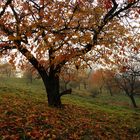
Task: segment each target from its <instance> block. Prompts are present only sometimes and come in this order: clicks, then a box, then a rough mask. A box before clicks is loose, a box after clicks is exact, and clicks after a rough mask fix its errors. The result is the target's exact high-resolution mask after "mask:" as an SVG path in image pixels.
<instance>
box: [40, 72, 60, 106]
mask: <svg viewBox="0 0 140 140" xmlns="http://www.w3.org/2000/svg"><path fill="white" fill-rule="evenodd" d="M44 73H45V72H44ZM42 75H43V76H42ZM41 77H42V79H43V82H44V86H45V88H46V92H47V97H48V105H49V106H51V107H58V108H59V107H61V106H62V103H61V99H60V98H61V97H60V94H59V75H57V74H56V73H53V72H52V73H51V74H50V75H49V77H47V74H43V72H42V73H41Z"/></svg>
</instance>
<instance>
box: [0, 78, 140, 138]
mask: <svg viewBox="0 0 140 140" xmlns="http://www.w3.org/2000/svg"><path fill="white" fill-rule="evenodd" d="M83 92H84V90H83ZM85 92H86V91H85ZM76 93H78V95H77V94H76ZM85 95H87V94H84V93H83V94H82V91H78V90H77V89H74V91H73V94H72V95H67V96H65V97H63V98H62V101H63V103H64V107H63V108H62V109H54V108H49V107H48V106H47V98H46V94H45V89H44V87H43V85H42V82H41V81H39V80H36V81H33V84H29V83H28V84H26V80H23V79H5V78H3V79H1V80H0V139H5V140H9V139H10V140H16V139H17V140H18V139H21V140H32V139H36V140H38V139H41V140H47V139H49V140H56V139H57V140H139V139H140V109H139V108H138V109H133V108H132V107H131V106H130V104H122V103H124V102H127V101H128V103H129V99H127V97H125V96H114V97H110V96H109V95H107V94H104V95H102V96H98V97H97V98H91V97H90V96H85ZM139 100H140V99H139V98H137V103H138V104H139V103H140V102H139Z"/></svg>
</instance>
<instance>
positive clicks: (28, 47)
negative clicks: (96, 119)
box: [0, 0, 140, 107]
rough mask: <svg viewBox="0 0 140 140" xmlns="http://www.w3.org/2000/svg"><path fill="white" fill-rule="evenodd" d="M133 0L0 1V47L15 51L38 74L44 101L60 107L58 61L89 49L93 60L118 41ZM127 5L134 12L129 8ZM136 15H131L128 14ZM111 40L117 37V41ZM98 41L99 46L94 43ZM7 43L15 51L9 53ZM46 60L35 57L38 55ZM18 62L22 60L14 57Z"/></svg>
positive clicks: (3, 50) (135, 4) (136, 3)
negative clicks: (41, 82) (45, 92)
mask: <svg viewBox="0 0 140 140" xmlns="http://www.w3.org/2000/svg"><path fill="white" fill-rule="evenodd" d="M139 4H140V3H139V0H134V1H123V2H120V1H117V0H108V1H102V0H97V2H96V4H92V3H91V2H90V3H89V2H88V1H82V2H81V1H80V0H77V1H75V2H73V1H70V0H65V1H57V0H56V1H44V0H35V1H33V0H26V1H19V0H8V1H7V2H6V3H5V2H4V1H2V2H1V3H0V7H1V9H2V10H1V12H0V38H1V41H0V52H1V55H4V54H6V55H9V56H10V55H11V54H12V55H11V58H12V59H11V60H13V62H15V61H16V60H15V58H16V56H18V54H19V53H18V52H20V53H21V54H23V55H24V56H25V58H26V59H27V60H28V61H29V62H30V63H31V64H32V65H33V66H34V68H35V69H36V70H37V71H38V73H39V74H40V76H41V78H42V80H43V82H44V85H45V88H46V91H47V97H48V104H49V106H55V107H60V106H61V96H62V95H64V93H66V92H63V93H60V92H59V84H60V83H59V74H60V72H61V69H62V67H63V66H64V65H65V64H66V63H67V62H71V61H76V60H77V58H78V57H79V56H83V57H86V56H87V55H88V54H87V55H85V56H84V54H86V53H88V52H89V51H91V50H92V49H93V50H94V52H93V53H92V54H91V58H93V61H94V59H95V58H96V57H98V58H100V57H101V56H102V57H105V52H104V48H106V47H107V48H110V49H113V48H112V47H113V46H114V45H115V44H116V38H120V41H118V42H121V41H122V39H123V36H124V34H126V29H125V28H124V26H123V25H122V24H120V23H122V20H121V19H122V18H123V17H126V16H131V15H135V13H136V12H139V11H137V9H136V8H137V7H138V6H139ZM131 11H133V13H134V14H131ZM133 18H136V17H133ZM118 42H117V43H118ZM97 45H100V46H101V47H99V46H97ZM11 49H16V50H18V52H15V54H14V55H13V53H11V51H10V50H11ZM44 58H45V59H46V61H47V63H46V64H45V65H44V64H43V63H41V60H42V59H44ZM20 62H21V63H22V62H24V61H20Z"/></svg>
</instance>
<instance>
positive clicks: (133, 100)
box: [129, 95, 137, 108]
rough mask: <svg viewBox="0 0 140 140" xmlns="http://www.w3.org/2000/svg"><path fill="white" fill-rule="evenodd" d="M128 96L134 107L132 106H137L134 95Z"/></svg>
mask: <svg viewBox="0 0 140 140" xmlns="http://www.w3.org/2000/svg"><path fill="white" fill-rule="evenodd" d="M129 97H130V99H131V102H132V104H133V107H134V108H137V104H136V101H135V98H134V96H133V95H130V96H129Z"/></svg>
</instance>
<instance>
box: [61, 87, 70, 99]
mask: <svg viewBox="0 0 140 140" xmlns="http://www.w3.org/2000/svg"><path fill="white" fill-rule="evenodd" d="M71 93H72V89H71V88H70V89H67V90H65V91H63V92H61V93H60V94H59V96H60V97H61V96H63V95H66V94H71Z"/></svg>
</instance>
